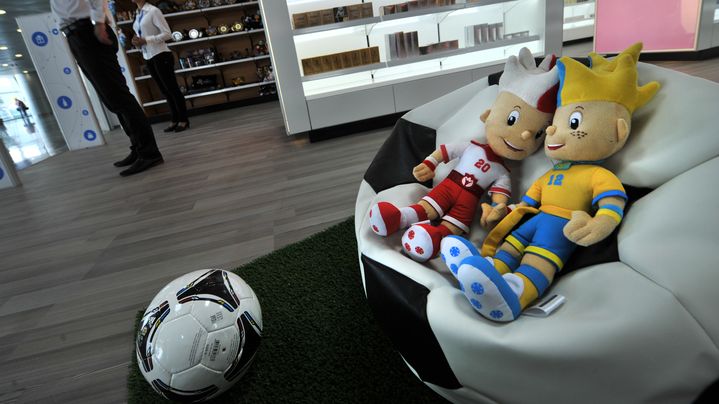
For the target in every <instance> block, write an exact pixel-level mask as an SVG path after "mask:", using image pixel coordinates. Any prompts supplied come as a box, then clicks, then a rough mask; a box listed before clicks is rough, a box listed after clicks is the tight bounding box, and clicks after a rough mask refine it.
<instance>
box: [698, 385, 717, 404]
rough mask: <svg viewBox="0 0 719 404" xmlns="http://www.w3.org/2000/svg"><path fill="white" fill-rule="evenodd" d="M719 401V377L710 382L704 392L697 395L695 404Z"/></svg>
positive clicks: (708, 403) (710, 403)
mask: <svg viewBox="0 0 719 404" xmlns="http://www.w3.org/2000/svg"><path fill="white" fill-rule="evenodd" d="M714 403H719V379H716V380H715V381H714V383H712V384H710V385H709V386H708V387H707V388H706V389H704V391H702V394H700V395H699V397H697V399H696V400H695V401H694V404H714Z"/></svg>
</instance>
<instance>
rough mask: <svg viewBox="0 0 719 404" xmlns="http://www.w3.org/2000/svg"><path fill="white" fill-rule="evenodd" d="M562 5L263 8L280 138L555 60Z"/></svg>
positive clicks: (342, 0) (532, 1) (497, 1)
mask: <svg viewBox="0 0 719 404" xmlns="http://www.w3.org/2000/svg"><path fill="white" fill-rule="evenodd" d="M562 7H563V0H546V1H545V0H480V1H466V0H420V1H407V2H402V1H399V0H373V1H372V2H361V1H360V0H285V1H277V2H271V1H263V2H262V10H263V15H264V18H265V22H266V30H267V35H268V39H269V42H270V49H271V56H272V59H273V65H274V66H276V72H275V73H276V79H277V83H278V92H279V98H280V102H281V105H282V110H283V115H284V118H285V124H286V127H287V132H288V134H296V133H302V132H307V131H311V130H313V129H318V128H324V127H329V126H335V125H340V124H344V123H348V122H354V121H359V120H363V119H367V118H373V117H378V116H383V115H389V114H394V113H397V112H403V111H408V110H410V109H412V108H414V107H415V106H418V105H421V104H423V103H425V102H428V101H430V100H432V99H435V98H437V97H439V96H442V95H444V94H446V93H449V92H451V91H453V90H455V89H457V88H460V87H462V86H464V85H466V84H469V83H471V82H472V81H474V80H477V79H479V78H481V77H485V76H487V75H489V74H491V73H494V72H497V71H499V70H501V68H502V65H503V63H504V61H505V60H506V58H507V57H508V56H509V55H512V54H516V53H517V52H518V51H519V49H520V48H522V47H528V48H529V49H530V50H531V51H532V52H533V53H534V54H535V55H536V56H537V57H541V56H544V55H545V54H549V53H559V51H560V50H561V43H562V31H561V29H562V24H561V21H562Z"/></svg>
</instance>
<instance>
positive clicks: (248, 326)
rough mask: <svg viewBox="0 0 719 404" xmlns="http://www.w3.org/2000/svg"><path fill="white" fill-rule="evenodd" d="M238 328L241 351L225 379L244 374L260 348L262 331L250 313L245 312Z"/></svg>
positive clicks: (238, 321) (239, 319)
mask: <svg viewBox="0 0 719 404" xmlns="http://www.w3.org/2000/svg"><path fill="white" fill-rule="evenodd" d="M237 327H238V328H239V330H240V349H239V350H238V352H237V357H236V358H235V360H234V361H233V362H232V365H230V367H229V369H227V371H226V372H225V374H224V376H225V379H227V380H228V381H229V380H233V379H234V378H236V377H237V376H240V375H242V374H244V373H245V372H246V371H247V369H248V368H249V366H250V363H252V359H254V357H255V354H256V353H257V349H258V348H259V347H260V340H261V339H262V330H260V326H259V325H258V324H257V322H256V321H255V319H254V318H252V316H251V315H250V313H248V312H244V313H242V314H241V315H240V318H238V319H237Z"/></svg>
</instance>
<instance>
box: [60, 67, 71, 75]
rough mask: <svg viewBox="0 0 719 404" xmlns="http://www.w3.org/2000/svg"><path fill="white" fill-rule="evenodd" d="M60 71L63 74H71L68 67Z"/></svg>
mask: <svg viewBox="0 0 719 404" xmlns="http://www.w3.org/2000/svg"><path fill="white" fill-rule="evenodd" d="M62 71H63V72H65V74H70V72H71V71H72V70H70V68H69V67H66V68H64V69H62Z"/></svg>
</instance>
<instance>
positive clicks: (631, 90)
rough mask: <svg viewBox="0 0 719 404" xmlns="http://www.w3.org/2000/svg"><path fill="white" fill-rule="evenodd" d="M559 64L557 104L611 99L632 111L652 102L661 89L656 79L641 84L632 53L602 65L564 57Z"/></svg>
mask: <svg viewBox="0 0 719 404" xmlns="http://www.w3.org/2000/svg"><path fill="white" fill-rule="evenodd" d="M557 66H558V67H559V94H558V96H557V105H558V106H562V105H567V104H572V103H578V102H586V101H609V102H615V103H618V104H620V105H623V106H624V107H625V108H627V110H628V111H629V113H630V114H631V113H633V112H634V110H635V109H637V108H639V107H641V106H642V105H644V104H646V103H647V102H649V100H651V99H652V97H654V94H656V92H657V91H658V90H659V83H657V82H656V81H652V82H651V83H648V84H646V85H644V86H641V87H639V86H637V65H636V62H635V59H634V58H633V56H632V55H631V54H621V55H619V56H617V58H616V59H614V60H612V61H607V63H606V64H605V65H603V66H602V67H601V68H597V67H596V65H595V68H594V69H590V68H588V67H586V66H585V65H583V64H581V63H580V62H578V61H576V60H574V59H572V58H568V57H562V58H561V59H559V62H557Z"/></svg>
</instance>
